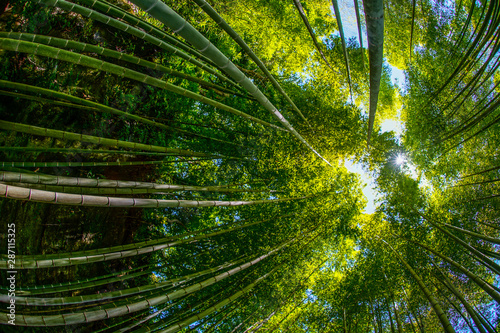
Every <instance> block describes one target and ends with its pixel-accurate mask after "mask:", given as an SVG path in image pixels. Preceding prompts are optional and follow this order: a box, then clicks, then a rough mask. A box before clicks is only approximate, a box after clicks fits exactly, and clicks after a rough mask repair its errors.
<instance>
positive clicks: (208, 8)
mask: <svg viewBox="0 0 500 333" xmlns="http://www.w3.org/2000/svg"><path fill="white" fill-rule="evenodd" d="M193 1H194V2H195V3H196V4H197V5H198V6H200V8H201V9H202V10H203V11H204V12H205V13H207V15H208V16H210V17H211V18H212V19H213V20H214V21H215V23H217V24H218V25H219V26H220V27H221V28H222V29H223V30H224V31H225V32H226V33H227V34H228V35H229V36H230V37H231V38H232V39H233V40H234V41H235V42H236V43H237V44H238V45H239V46H240V47H241V48H242V49H243V51H245V53H246V54H248V56H249V57H250V58H251V59H252V60H253V61H254V62H255V64H256V65H257V66H258V67H259V68H260V70H261V71H262V72H263V73H264V74H265V75H266V77H267V78H268V79H269V81H271V83H272V84H273V86H274V87H275V88H276V89H278V91H279V92H280V93H281V95H283V97H285V99H286V100H287V101H288V103H290V105H291V106H292V109H293V110H294V111H296V112H297V113H298V114H299V115H300V117H301V118H302V119H303V120H304V121H305V122H306V124H307V125H308V126H309V127H311V125H310V124H309V122H308V121H307V119H306V118H305V117H304V115H303V114H302V112H301V111H300V110H299V108H297V106H296V105H295V103H294V102H293V101H292V100H291V98H290V97H289V96H288V95H287V93H286V92H285V91H284V90H283V88H281V86H280V84H279V83H278V81H276V79H275V78H274V76H273V75H272V74H271V73H270V72H269V70H268V69H267V67H266V65H264V63H263V62H262V61H261V60H260V59H259V57H257V56H256V55H255V53H254V52H253V51H252V49H251V48H250V47H249V46H248V45H247V43H245V41H244V40H243V39H242V38H241V37H240V35H238V33H236V31H234V30H233V28H231V26H230V25H229V24H227V22H226V21H225V20H224V19H223V18H222V17H221V16H220V15H219V14H218V13H217V12H216V11H215V10H214V9H213V8H212V7H211V6H210V5H209V4H208V3H207V2H206V1H205V0H193Z"/></svg>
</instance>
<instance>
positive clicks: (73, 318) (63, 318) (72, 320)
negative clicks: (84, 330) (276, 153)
mask: <svg viewBox="0 0 500 333" xmlns="http://www.w3.org/2000/svg"><path fill="white" fill-rule="evenodd" d="M293 241H295V239H292V240H290V241H288V242H285V243H284V244H282V245H280V246H278V247H276V248H274V249H272V250H271V251H269V252H268V253H266V254H264V255H261V256H259V257H257V258H255V259H253V260H251V261H249V262H247V263H245V264H243V265H241V266H238V267H235V268H233V269H231V270H229V271H226V272H224V273H221V274H219V275H216V276H214V277H211V278H209V279H206V280H204V281H202V282H200V283H197V284H195V285H191V286H188V287H186V288H182V289H179V290H175V291H173V292H170V293H168V294H165V295H160V296H156V297H151V298H146V299H143V300H140V301H136V302H133V303H128V304H126V305H121V306H117V307H114V308H111V309H108V310H106V309H105V310H94V311H91V310H89V311H84V312H73V313H62V314H56V315H40V316H32V315H24V314H16V316H15V324H16V325H18V326H45V327H49V326H62V325H74V324H82V323H89V322H93V321H98V320H102V319H106V318H114V317H117V316H122V315H126V314H130V313H134V312H137V311H142V310H145V309H147V308H151V307H155V306H158V305H161V304H164V303H166V302H169V301H172V300H175V299H178V298H180V297H183V296H186V295H189V294H192V293H194V292H196V291H199V290H201V289H203V288H206V287H208V286H210V285H212V284H214V283H216V282H218V281H221V280H223V279H225V278H228V277H230V276H233V275H235V274H236V273H238V272H240V271H243V270H245V269H247V268H249V267H251V266H254V265H256V264H258V263H259V262H261V261H262V260H264V259H266V258H267V257H269V256H270V255H272V254H274V253H276V252H278V251H280V250H281V249H283V248H284V247H285V246H287V245H289V244H290V243H292V242H293ZM8 320H9V318H8V317H7V313H0V323H2V324H7V323H8Z"/></svg>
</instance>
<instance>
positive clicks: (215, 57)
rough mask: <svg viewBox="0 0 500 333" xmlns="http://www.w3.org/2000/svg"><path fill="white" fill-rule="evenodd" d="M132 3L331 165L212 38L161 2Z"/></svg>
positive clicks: (155, 0) (136, 0)
mask: <svg viewBox="0 0 500 333" xmlns="http://www.w3.org/2000/svg"><path fill="white" fill-rule="evenodd" d="M131 2H132V3H134V4H136V5H137V6H139V7H140V8H141V9H143V10H144V11H145V12H146V13H148V14H150V15H151V16H153V17H154V18H156V19H158V20H159V21H160V22H162V23H164V24H165V25H167V26H168V27H170V28H171V29H172V30H174V31H175V32H176V33H177V34H179V35H180V36H182V37H183V38H184V39H186V40H187V41H188V42H190V43H191V44H192V45H193V46H194V47H195V48H196V49H198V51H200V52H201V53H202V54H204V55H206V56H207V57H208V58H209V59H211V60H212V61H213V62H214V63H216V64H217V66H218V67H219V68H221V69H223V70H224V71H225V72H226V73H228V74H229V76H231V77H232V78H233V79H234V81H236V82H238V83H239V84H240V85H241V86H242V87H243V88H245V89H246V90H247V91H248V92H249V93H250V94H251V95H252V96H253V97H255V99H257V101H258V102H259V103H260V104H261V105H262V106H263V107H264V108H265V109H266V110H267V111H269V112H270V113H271V114H272V115H273V116H274V117H275V118H276V119H277V120H278V121H279V122H280V123H281V124H282V125H284V126H285V128H286V129H287V130H288V131H289V132H290V133H292V134H293V135H294V136H295V137H296V138H297V139H298V140H299V141H301V142H302V143H303V144H304V145H306V146H307V147H308V148H309V149H310V150H311V151H312V152H314V153H315V154H316V155H317V156H318V157H320V158H321V159H322V160H323V161H325V162H326V163H327V164H328V165H330V166H331V164H330V162H328V161H327V160H326V159H325V158H323V157H322V156H321V155H320V154H319V153H318V152H317V151H316V150H315V149H314V148H313V147H312V146H311V145H310V144H309V143H308V142H307V141H306V140H305V139H304V138H303V137H302V136H301V135H300V134H299V133H298V132H297V131H296V130H295V129H294V128H293V127H292V125H290V123H289V122H288V120H286V119H285V118H284V117H283V115H282V114H281V113H280V112H279V111H278V109H276V107H275V106H274V105H273V104H272V103H271V102H270V101H269V100H268V99H267V97H266V96H264V94H263V93H262V92H261V91H260V90H259V88H258V87H257V86H256V85H255V84H253V82H252V81H251V80H250V79H249V78H248V77H246V76H245V74H243V73H242V72H241V71H240V70H239V69H238V68H237V67H236V66H235V65H234V64H233V63H232V62H231V60H229V59H228V58H227V57H226V56H225V55H224V54H223V53H222V52H220V51H219V50H218V49H217V48H216V47H215V46H214V45H213V44H212V43H211V42H210V41H209V40H208V39H206V38H205V37H204V36H203V35H202V34H200V33H199V32H198V31H197V30H196V29H195V28H194V27H193V26H192V25H191V24H189V23H188V22H187V21H186V20H185V19H183V18H182V17H181V16H179V15H178V14H177V13H175V12H174V11H173V10H172V9H171V8H170V7H168V6H167V5H166V4H164V3H163V2H161V1H160V0H132V1H131Z"/></svg>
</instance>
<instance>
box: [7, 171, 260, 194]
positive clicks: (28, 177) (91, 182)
mask: <svg viewBox="0 0 500 333" xmlns="http://www.w3.org/2000/svg"><path fill="white" fill-rule="evenodd" d="M0 181H2V182H17V183H29V184H41V185H58V186H69V187H71V188H74V187H97V188H101V187H103V188H120V189H148V190H152V191H202V192H267V191H265V190H264V191H263V190H251V189H235V188H228V187H226V186H190V185H173V184H157V183H149V182H136V181H123V180H110V179H91V178H78V177H64V176H50V175H43V176H41V175H38V174H28V173H21V172H8V171H0ZM23 187H26V186H23ZM55 192H58V191H55Z"/></svg>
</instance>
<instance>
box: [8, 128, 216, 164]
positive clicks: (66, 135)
mask: <svg viewBox="0 0 500 333" xmlns="http://www.w3.org/2000/svg"><path fill="white" fill-rule="evenodd" d="M0 129H3V130H8V131H16V132H22V133H27V134H31V135H39V136H45V137H51V138H57V139H63V140H72V141H80V142H89V143H94V144H98V145H103V146H112V147H119V148H127V149H135V150H145V151H153V152H160V153H171V154H178V155H186V156H199V157H207V156H213V155H207V154H204V153H197V152H193V151H190V150H185V149H177V148H166V147H160V146H154V145H147V144H143V143H137V142H128V141H122V140H117V139H107V138H103V137H99V136H92V135H85V134H78V133H73V132H67V131H60V130H54V129H48V128H44V127H37V126H31V125H24V124H19V123H13V122H10V121H5V120H0Z"/></svg>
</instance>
